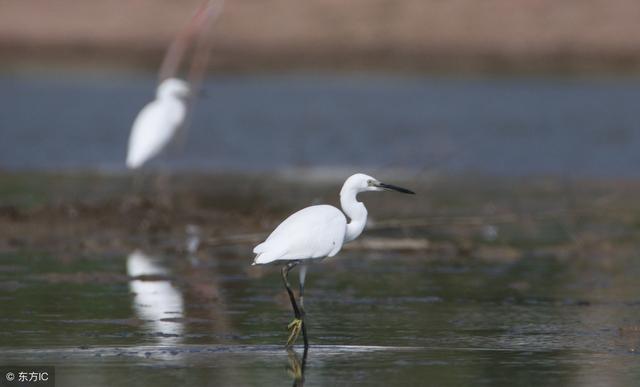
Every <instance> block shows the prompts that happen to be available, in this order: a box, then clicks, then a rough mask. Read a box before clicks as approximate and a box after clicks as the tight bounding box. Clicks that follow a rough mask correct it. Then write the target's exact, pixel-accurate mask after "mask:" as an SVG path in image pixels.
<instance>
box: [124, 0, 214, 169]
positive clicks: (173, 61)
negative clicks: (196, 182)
mask: <svg viewBox="0 0 640 387" xmlns="http://www.w3.org/2000/svg"><path fill="white" fill-rule="evenodd" d="M223 3H224V2H223V1H222V0H205V1H204V2H203V3H202V5H201V6H200V7H199V8H198V10H197V11H196V12H195V14H194V16H193V17H192V18H191V20H190V21H189V23H188V24H187V25H186V27H185V28H184V29H183V30H182V31H181V32H180V33H179V34H178V35H177V36H176V38H175V39H174V40H173V42H172V43H171V45H170V46H169V49H168V50H167V53H166V55H165V57H164V59H163V62H162V65H161V66H160V80H161V81H160V83H159V85H158V87H157V91H156V98H155V100H153V101H152V102H150V103H149V104H147V105H146V106H145V107H144V108H143V109H142V110H141V111H140V113H138V116H137V117H136V119H135V121H134V123H133V126H132V128H131V134H130V136H129V146H128V151H127V162H126V164H127V167H128V168H130V169H136V168H139V167H141V166H142V165H143V164H144V163H146V162H147V161H149V160H150V159H152V158H153V157H155V156H157V155H158V154H159V153H160V152H161V151H162V150H163V149H164V148H165V147H166V146H167V145H168V144H169V143H170V142H171V140H172V139H173V138H175V137H176V135H177V134H178V133H180V132H181V129H184V127H186V126H188V125H187V124H186V121H187V117H188V113H189V110H190V108H191V109H192V108H193V106H192V105H193V101H194V100H195V98H193V97H194V96H195V95H197V94H198V86H199V84H200V83H201V82H202V78H203V77H204V73H205V71H206V66H207V62H208V58H209V51H210V50H211V46H210V42H211V39H209V38H208V31H209V27H211V24H212V21H213V20H215V19H216V18H217V17H218V16H219V14H220V12H221V11H222V6H223ZM191 46H193V47H192V50H193V55H192V57H193V58H192V63H191V66H190V71H189V76H188V79H189V81H186V80H182V79H179V78H178V77H177V76H176V74H177V73H178V72H179V70H180V65H181V63H182V61H183V59H184V57H185V54H186V52H187V51H188V49H189V48H190V47H191ZM190 105H191V106H190ZM182 131H183V132H184V130H182ZM183 137H184V135H183Z"/></svg>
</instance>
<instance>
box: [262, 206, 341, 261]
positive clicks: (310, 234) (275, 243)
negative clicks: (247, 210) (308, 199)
mask: <svg viewBox="0 0 640 387" xmlns="http://www.w3.org/2000/svg"><path fill="white" fill-rule="evenodd" d="M346 229H347V218H346V217H345V216H344V214H343V213H342V212H341V211H340V210H339V209H337V208H335V207H333V206H328V205H320V206H312V207H307V208H304V209H302V210H300V211H298V212H296V213H295V214H293V215H291V216H289V217H288V218H287V219H286V220H285V221H284V222H282V223H280V225H279V226H278V227H277V228H276V229H275V230H274V231H273V232H272V233H271V235H269V237H268V238H267V240H266V241H264V242H263V243H261V244H259V245H258V246H256V247H255V248H254V249H253V252H254V254H258V255H257V256H256V259H255V261H254V263H255V264H264V263H269V262H273V261H278V260H292V259H300V258H301V257H305V258H312V259H313V258H323V257H333V256H334V255H336V254H337V253H338V251H340V249H341V248H342V244H343V243H344V235H345V232H346Z"/></svg>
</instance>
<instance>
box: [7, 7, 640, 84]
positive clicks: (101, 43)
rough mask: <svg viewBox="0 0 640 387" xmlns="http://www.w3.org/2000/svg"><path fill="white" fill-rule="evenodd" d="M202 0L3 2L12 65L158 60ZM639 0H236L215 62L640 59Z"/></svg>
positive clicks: (624, 65)
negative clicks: (174, 0) (479, 0)
mask: <svg viewBox="0 0 640 387" xmlns="http://www.w3.org/2000/svg"><path fill="white" fill-rule="evenodd" d="M199 3H200V1H199V0H185V1H180V2H168V1H160V0H138V1H128V0H127V1H125V0H112V1H106V2H97V1H93V2H77V1H71V0H59V1H55V2H52V1H47V0H33V1H29V2H6V1H5V2H3V3H2V4H1V5H0V55H2V58H3V64H4V66H10V67H24V66H27V65H35V66H42V65H43V64H45V63H47V64H52V63H53V64H58V65H62V66H68V65H69V64H74V65H90V66H124V67H138V68H146V69H154V68H155V67H156V66H157V65H158V63H159V61H160V58H161V57H162V54H163V52H164V49H165V47H166V46H167V43H168V42H169V41H170V40H171V38H172V36H174V34H175V33H176V32H177V31H178V30H179V29H180V28H181V26H182V25H183V24H184V23H185V21H186V20H188V19H189V17H190V15H191V13H192V11H193V9H195V8H196V7H197V5H198V4H199ZM639 18H640V3H639V2H637V1H634V0H612V1H607V0H583V1H565V2H557V1H552V0H540V1H527V0H487V1H482V2H478V1H473V0H457V1H436V0H403V1H390V0H375V1H372V0H355V1H349V2H344V1H336V0H308V1H304V2H296V1H291V0H263V1H249V0H237V1H227V5H226V9H225V12H224V14H223V17H222V18H221V20H220V21H219V23H218V24H217V25H216V26H215V29H214V31H213V32H214V36H215V43H214V55H213V63H212V69H215V70H218V71H269V70H288V69H292V68H293V69H296V68H297V69H324V70H336V69H366V70H408V71H469V72H536V71H551V72H563V71H567V72H589V71H624V72H637V71H638V70H639V69H640V23H638V20H639Z"/></svg>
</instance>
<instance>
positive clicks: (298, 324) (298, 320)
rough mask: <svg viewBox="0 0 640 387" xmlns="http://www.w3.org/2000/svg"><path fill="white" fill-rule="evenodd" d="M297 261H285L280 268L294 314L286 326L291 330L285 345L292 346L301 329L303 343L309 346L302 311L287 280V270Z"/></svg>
mask: <svg viewBox="0 0 640 387" xmlns="http://www.w3.org/2000/svg"><path fill="white" fill-rule="evenodd" d="M299 263H300V261H292V262H289V263H287V264H286V265H285V266H284V267H283V268H282V281H283V282H284V287H285V288H286V289H287V293H288V294H289V300H290V301H291V307H292V308H293V314H294V319H293V321H291V323H290V324H289V326H288V327H287V328H288V329H289V330H291V333H290V334H289V338H288V339H287V344H286V346H287V347H290V346H292V345H293V343H295V341H296V339H297V338H298V336H299V335H300V331H301V330H302V335H303V338H304V343H305V348H306V347H308V346H309V344H308V341H307V334H306V330H305V329H303V328H304V325H303V323H302V319H303V315H302V313H300V308H298V304H297V303H296V298H295V296H294V294H293V291H292V290H291V285H289V280H288V276H289V271H290V270H291V269H293V268H294V267H296V266H297V265H298V264H299Z"/></svg>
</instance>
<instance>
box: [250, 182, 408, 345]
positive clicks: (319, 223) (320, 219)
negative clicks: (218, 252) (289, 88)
mask: <svg viewBox="0 0 640 387" xmlns="http://www.w3.org/2000/svg"><path fill="white" fill-rule="evenodd" d="M385 190H388V191H397V192H402V193H406V194H413V193H414V192H412V191H409V190H408V189H405V188H400V187H397V186H394V185H390V184H385V183H381V182H379V181H378V180H376V179H374V178H373V177H371V176H367V175H365V174H362V173H357V174H355V175H353V176H351V177H349V178H348V179H347V180H346V181H345V183H344V185H343V186H342V190H341V191H340V205H341V206H342V211H344V214H343V213H342V211H340V210H339V209H337V208H336V207H333V206H329V205H317V206H311V207H307V208H304V209H302V210H300V211H298V212H296V213H294V214H293V215H291V216H289V217H288V218H287V219H285V221H284V222H282V223H280V225H279V226H278V227H277V228H276V229H275V230H274V231H273V232H272V233H271V235H269V237H268V238H267V239H266V240H265V241H264V242H262V243H261V244H259V245H258V246H256V247H255V248H254V249H253V252H254V253H255V254H257V255H256V257H255V259H254V261H253V264H254V265H256V264H267V263H271V262H280V261H284V262H286V263H285V265H284V266H283V268H282V280H283V282H284V286H285V288H286V289H287V293H288V294H289V299H290V301H291V306H292V307H293V313H294V319H293V321H292V322H291V323H290V324H289V326H288V328H289V329H290V330H291V334H290V335H289V339H288V340H287V347H289V346H291V345H292V344H293V343H294V342H295V341H296V339H297V337H298V335H299V334H300V331H302V337H303V339H304V346H305V348H306V347H308V346H309V342H308V339H307V331H306V328H305V324H304V315H305V312H304V305H303V304H304V280H305V276H306V273H307V265H306V263H308V262H310V261H314V260H321V259H323V258H326V257H333V256H334V255H336V254H337V253H338V252H339V251H340V249H341V248H342V245H343V243H346V242H350V241H352V240H354V239H356V238H357V237H358V236H359V235H360V234H361V233H362V231H363V230H364V226H365V224H366V222H367V209H366V208H365V206H364V204H362V203H361V202H359V201H358V200H357V195H358V193H360V192H366V191H385ZM345 214H346V216H348V217H349V219H350V220H351V221H350V222H349V223H347V218H346V217H345ZM298 264H302V265H301V266H300V304H299V305H298V304H297V303H296V299H295V296H294V295H293V291H292V290H291V287H290V285H289V281H288V274H289V271H290V270H291V269H292V268H294V267H295V266H296V265H298Z"/></svg>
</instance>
